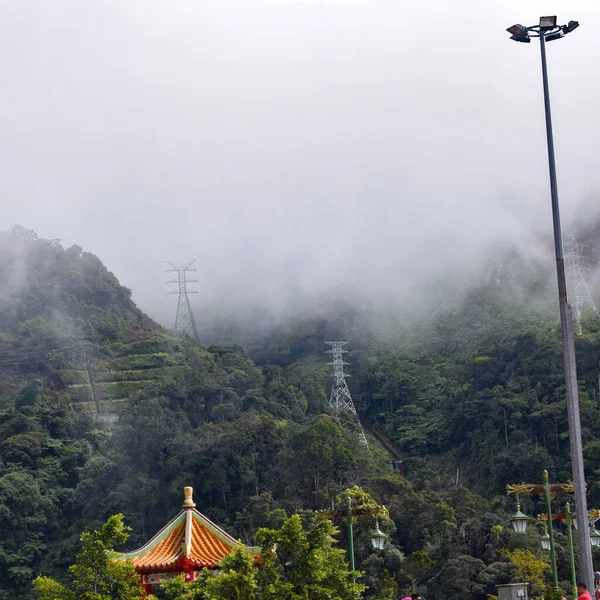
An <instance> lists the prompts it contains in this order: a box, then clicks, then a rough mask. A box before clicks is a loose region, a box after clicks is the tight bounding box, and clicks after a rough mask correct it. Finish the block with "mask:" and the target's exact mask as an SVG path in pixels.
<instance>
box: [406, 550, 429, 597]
mask: <svg viewBox="0 0 600 600" xmlns="http://www.w3.org/2000/svg"><path fill="white" fill-rule="evenodd" d="M434 566H435V561H434V560H433V559H432V558H431V557H430V556H429V555H428V554H427V553H426V552H420V551H418V552H413V553H412V554H411V555H410V556H407V557H406V558H405V559H404V563H403V565H402V567H403V571H404V575H405V576H406V578H407V579H408V580H409V581H410V591H411V592H414V591H415V590H416V589H417V586H418V585H419V583H421V581H422V580H423V577H424V576H425V575H426V574H427V573H428V572H429V571H431V569H433V567H434Z"/></svg>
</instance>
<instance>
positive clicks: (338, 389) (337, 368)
mask: <svg viewBox="0 0 600 600" xmlns="http://www.w3.org/2000/svg"><path fill="white" fill-rule="evenodd" d="M325 343H326V344H327V345H329V346H331V350H326V351H325V352H326V353H328V354H332V355H333V356H332V358H333V360H332V361H331V362H330V363H327V364H328V365H332V366H333V385H332V387H331V394H330V396H329V404H330V405H331V412H332V413H333V416H334V417H335V418H336V419H338V420H339V421H342V420H348V421H353V422H354V423H355V424H356V426H357V427H358V431H359V438H360V441H361V442H362V443H363V444H364V445H365V446H366V447H367V448H368V447H369V444H368V442H367V438H366V437H365V432H364V431H363V428H362V427H361V425H360V420H359V418H358V414H357V413H356V408H355V407H354V402H352V396H351V395H350V390H349V389H348V384H347V383H346V377H348V375H346V374H345V373H344V365H347V364H349V363H347V362H344V354H346V353H347V352H348V351H347V350H344V346H345V345H346V344H347V343H348V342H325Z"/></svg>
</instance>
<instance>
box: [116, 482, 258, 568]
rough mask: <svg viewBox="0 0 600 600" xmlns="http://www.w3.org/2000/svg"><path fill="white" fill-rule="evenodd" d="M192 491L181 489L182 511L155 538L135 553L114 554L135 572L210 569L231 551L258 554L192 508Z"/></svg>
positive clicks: (256, 548) (254, 548) (255, 549)
mask: <svg viewBox="0 0 600 600" xmlns="http://www.w3.org/2000/svg"><path fill="white" fill-rule="evenodd" d="M195 506H196V505H195V504H194V502H193V499H192V488H191V487H188V488H185V501H184V504H183V508H182V510H181V511H179V513H177V515H175V517H173V519H171V520H170V521H169V522H168V523H167V524H166V525H165V526H164V527H163V528H162V529H161V530H160V531H159V532H158V533H157V534H155V535H154V536H152V537H151V538H150V540H149V541H148V542H146V543H145V544H144V545H143V546H141V547H140V548H138V549H137V550H133V551H131V552H122V553H118V554H117V556H116V558H117V559H118V560H131V561H132V562H133V564H134V566H135V567H136V570H138V571H144V572H147V571H155V570H161V569H162V570H169V569H175V568H177V567H178V566H180V565H181V564H182V562H186V563H187V564H191V565H195V566H198V567H211V568H214V567H216V566H217V564H218V563H219V562H220V561H221V560H222V559H223V558H224V557H225V556H227V554H230V553H231V552H232V551H233V550H237V549H241V550H243V551H244V552H247V553H249V554H259V553H260V548H258V547H251V546H245V545H244V544H243V543H242V542H241V541H238V540H236V539H235V538H233V537H232V536H231V535H229V534H228V533H227V532H226V531H224V530H223V529H221V528H220V527H219V526H218V525H216V524H215V523H213V522H212V521H211V520H210V519H209V518H208V517H205V516H204V515H203V514H202V513H201V512H200V511H198V510H197V509H196V508H195Z"/></svg>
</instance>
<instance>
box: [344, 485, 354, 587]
mask: <svg viewBox="0 0 600 600" xmlns="http://www.w3.org/2000/svg"><path fill="white" fill-rule="evenodd" d="M346 522H347V523H348V555H349V558H350V570H351V571H354V531H353V529H352V499H351V498H350V496H348V511H347V513H346ZM354 583H356V579H354Z"/></svg>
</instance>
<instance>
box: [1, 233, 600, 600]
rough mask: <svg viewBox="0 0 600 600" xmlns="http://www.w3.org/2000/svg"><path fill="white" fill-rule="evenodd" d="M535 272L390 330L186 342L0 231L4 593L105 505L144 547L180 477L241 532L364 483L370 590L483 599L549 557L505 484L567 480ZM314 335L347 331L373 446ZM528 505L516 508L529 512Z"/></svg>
mask: <svg viewBox="0 0 600 600" xmlns="http://www.w3.org/2000/svg"><path fill="white" fill-rule="evenodd" d="M545 280H546V277H545V276H544V277H540V278H539V279H536V278H535V277H532V279H531V281H530V282H529V283H528V285H527V286H525V287H524V288H521V292H520V293H519V295H511V294H510V293H509V292H508V291H507V287H506V286H503V287H499V286H498V285H497V283H496V282H495V281H494V280H493V279H492V280H491V281H486V280H480V281H478V282H476V283H475V284H473V285H470V286H469V288H468V289H465V290H463V293H462V294H461V299H460V302H456V303H453V304H451V305H449V306H445V307H441V308H440V309H439V310H437V311H436V312H431V313H429V314H428V315H427V316H426V317H419V318H418V319H414V320H413V321H411V322H407V321H406V320H405V319H404V317H399V316H398V317H394V316H393V315H390V316H389V317H386V318H387V325H386V327H385V334H384V333H382V331H381V330H379V329H377V328H374V327H372V326H371V325H372V322H373V319H372V318H366V316H364V315H363V314H361V312H360V311H359V310H352V308H351V307H347V308H346V309H345V310H344V311H343V312H340V313H338V314H335V313H328V314H327V316H323V315H316V316H315V315H314V314H313V315H312V316H307V317H305V318H303V317H299V318H298V319H296V320H294V321H293V322H286V323H283V324H280V325H279V326H277V327H275V328H273V329H271V330H269V331H268V332H263V333H262V334H261V336H260V337H256V338H254V339H249V341H248V344H247V346H246V347H244V348H242V347H241V346H239V345H236V344H225V343H214V344H212V345H208V346H200V345H197V344H196V343H194V342H192V341H191V340H189V339H182V338H176V337H173V336H172V335H170V334H169V333H168V332H167V331H165V330H164V329H162V328H161V327H160V326H159V325H157V324H156V323H154V322H153V321H152V320H150V319H149V318H148V317H147V316H145V315H144V314H143V313H142V312H141V311H140V310H139V309H138V308H137V307H136V306H135V305H134V304H133V303H132V301H131V299H130V294H129V291H128V290H126V289H125V288H123V287H122V286H120V284H119V282H118V281H117V280H116V278H115V277H114V276H113V275H112V274H111V273H109V272H108V271H107V270H106V269H105V267H104V266H103V265H102V263H101V261H100V260H99V259H98V258H96V257H95V256H93V255H91V254H89V253H86V252H83V251H82V249H81V248H79V247H76V246H74V247H71V248H68V249H66V250H65V249H63V248H62V246H61V245H60V243H59V242H58V241H48V240H41V239H38V238H37V236H35V234H33V233H32V232H28V231H26V230H24V229H22V228H15V229H14V230H13V231H12V232H10V233H2V234H0V281H2V282H3V283H2V289H1V290H0V386H1V387H0V531H1V532H2V536H1V539H0V599H3V600H4V599H6V600H9V599H10V600H13V599H17V598H29V597H33V596H32V592H31V588H30V585H31V580H32V579H33V577H34V576H35V575H36V574H39V573H42V574H45V575H52V576H55V577H57V578H59V579H60V578H64V576H65V569H66V567H67V565H69V564H70V563H71V562H72V561H73V557H74V556H75V554H76V553H77V549H78V537H79V533H80V532H81V531H82V530H85V529H89V528H91V527H98V526H99V525H100V524H101V522H103V521H104V520H105V519H106V518H107V517H108V516H110V515H112V514H114V513H119V512H120V513H123V514H124V515H125V520H126V522H127V524H128V525H130V526H131V527H132V528H133V535H132V537H131V539H130V547H135V546H136V545H139V544H140V543H141V542H142V541H145V540H146V539H147V538H148V537H149V536H150V535H151V534H153V533H155V532H156V531H157V530H158V529H159V528H160V527H161V526H162V525H164V524H165V522H166V521H167V520H168V519H170V518H171V517H172V516H173V515H174V513H175V512H176V511H177V509H178V506H179V504H180V498H181V489H182V488H183V487H184V485H192V486H194V488H195V500H196V502H197V504H198V508H199V509H200V510H201V511H202V512H203V513H205V514H206V515H207V516H209V517H210V518H211V519H213V520H214V521H216V522H218V523H219V524H220V525H221V526H223V527H224V528H226V529H227V530H228V531H230V532H231V533H232V534H233V535H234V536H236V537H240V538H241V539H243V540H244V541H245V542H248V543H250V542H253V541H254V535H255V533H256V530H257V528H259V527H262V526H269V527H277V526H279V525H280V524H281V523H282V522H283V521H284V519H285V518H286V517H287V516H289V515H291V514H293V513H296V512H299V513H300V514H301V515H302V517H303V519H305V520H307V521H308V520H310V519H312V514H313V511H315V510H318V509H323V508H329V507H331V506H332V504H333V503H335V502H336V499H337V497H338V495H339V494H340V493H342V492H343V491H344V490H345V489H347V488H349V487H352V486H355V485H359V486H361V487H362V488H363V489H364V490H366V491H367V492H369V493H370V494H371V495H372V496H373V498H374V499H375V500H376V501H377V502H379V503H380V504H384V505H385V506H386V507H388V509H389V514H390V519H389V520H385V521H383V522H381V523H380V525H381V528H382V529H383V530H384V531H385V532H386V533H387V534H388V535H389V536H390V539H389V543H388V544H387V545H386V549H385V550H383V551H381V552H375V551H373V549H372V548H371V547H370V543H369V541H368V531H369V530H370V529H372V527H373V523H372V522H370V521H369V519H363V520H360V521H359V523H358V524H357V545H356V550H357V567H358V568H359V569H360V570H362V571H364V576H363V577H364V579H363V580H364V582H365V583H366V584H367V585H368V586H369V589H368V590H367V592H366V594H365V597H378V598H381V599H383V598H393V597H398V598H401V597H403V595H404V594H405V593H406V592H407V591H409V590H410V589H412V588H413V587H414V586H416V587H418V588H419V589H421V590H423V591H424V592H426V593H427V594H428V596H429V597H432V598H447V599H458V598H461V599H462V598H473V599H475V600H485V598H486V594H494V593H495V585H496V584H498V583H504V582H507V581H510V580H511V579H512V578H513V577H514V576H517V575H518V560H516V558H515V552H514V550H515V549H516V548H519V547H521V548H525V549H528V550H530V551H531V552H532V553H533V555H535V556H539V557H541V556H542V551H541V549H540V548H539V538H538V533H537V532H536V531H535V527H534V526H531V527H530V532H529V533H528V534H527V535H525V536H521V537H516V536H514V535H511V528H510V524H509V521H508V519H509V517H510V514H511V513H512V512H514V509H515V507H514V500H513V499H511V498H508V499H507V498H506V497H505V495H504V488H505V485H506V484H507V483H515V482H519V481H521V480H528V481H534V482H536V481H539V480H540V479H541V473H542V470H543V469H544V468H546V469H548V471H549V472H550V477H551V478H552V479H553V480H560V481H565V480H568V479H570V465H569V457H568V434H567V419H566V408H565V403H564V388H563V377H562V363H561V358H560V345H559V334H558V330H557V321H556V316H555V315H554V314H553V311H552V310H539V309H538V308H539V307H536V309H535V310H533V309H532V308H531V303H528V302H523V297H524V296H523V293H522V292H523V290H525V292H524V293H525V294H528V293H531V294H533V293H534V292H535V291H536V290H538V291H539V290H541V292H542V295H544V294H546V293H547V291H548V290H547V289H546V287H544V286H545V285H546V284H545V283H544V281H545ZM363 316H364V318H363ZM371 316H372V315H371ZM366 323H369V325H367V324H366ZM583 325H584V334H583V335H582V336H580V337H579V338H578V339H577V352H578V367H579V379H580V390H581V409H582V419H583V427H584V442H585V456H586V460H587V461H588V462H587V473H588V475H589V481H588V490H589V504H590V506H591V507H600V466H599V465H598V458H600V442H598V439H599V435H600V424H599V423H598V419H597V415H598V407H599V402H600V400H599V398H598V396H599V393H598V358H599V357H600V321H598V320H597V318H594V317H593V316H592V315H591V314H590V315H585V318H584V323H583ZM227 337H231V336H227ZM328 339H347V340H348V341H349V342H350V344H349V346H348V348H349V350H350V353H349V354H348V355H347V360H348V362H349V363H350V365H349V367H348V372H349V373H350V374H351V375H352V377H351V379H350V380H349V384H350V389H351V391H352V394H353V397H354V400H355V403H356V406H357V409H358V412H359V415H360V418H361V421H362V422H363V425H364V428H365V430H366V433H367V437H368V440H369V450H367V449H366V448H365V447H364V446H363V445H362V444H361V443H360V442H359V440H358V438H357V436H356V435H355V433H353V432H352V431H348V430H347V429H345V428H343V427H341V426H340V425H339V424H338V423H337V422H336V421H335V420H334V419H333V418H332V417H331V416H330V415H329V414H328V413H329V406H328V400H327V394H328V390H329V385H330V382H329V378H328V374H329V367H327V366H326V362H327V360H328V359H327V355H325V354H324V350H325V345H324V343H323V342H324V341H325V340H328ZM214 341H215V342H216V341H217V340H214ZM392 458H396V459H400V460H402V461H403V464H404V471H402V470H399V469H392V468H391V466H390V464H389V462H388V461H390V460H391V459H392ZM403 473H404V475H403ZM568 499H569V500H572V498H568V496H567V497H561V498H557V499H556V500H555V503H556V506H557V508H558V507H559V506H562V504H563V503H564V502H565V501H566V500H568ZM536 502H537V499H536V498H533V499H531V500H524V501H523V502H522V505H523V510H524V511H525V512H527V513H528V514H531V515H535V514H537V513H538V512H541V505H537V504H536ZM339 538H340V544H341V545H342V547H345V546H346V541H347V540H346V539H345V533H344V532H343V531H342V533H341V534H340V536H339ZM557 538H558V543H559V545H560V552H559V563H560V564H559V567H560V578H561V580H562V581H566V580H567V579H568V573H569V571H568V568H569V567H568V556H567V554H566V544H565V536H564V535H563V534H562V533H561V532H560V531H559V532H558V534H557ZM422 553H424V554H422ZM598 558H600V557H598ZM532 559H533V557H532ZM565 586H566V585H565ZM390 590H391V591H390ZM390 594H393V595H390ZM395 594H397V596H395Z"/></svg>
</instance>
